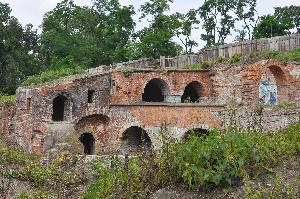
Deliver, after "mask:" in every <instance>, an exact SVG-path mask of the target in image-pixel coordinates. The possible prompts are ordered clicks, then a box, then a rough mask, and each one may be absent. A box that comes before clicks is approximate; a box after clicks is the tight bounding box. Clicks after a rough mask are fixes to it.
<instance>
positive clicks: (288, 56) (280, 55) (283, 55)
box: [264, 49, 300, 62]
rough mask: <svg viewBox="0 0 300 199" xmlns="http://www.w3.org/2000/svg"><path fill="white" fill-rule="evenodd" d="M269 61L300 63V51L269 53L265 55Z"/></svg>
mask: <svg viewBox="0 0 300 199" xmlns="http://www.w3.org/2000/svg"><path fill="white" fill-rule="evenodd" d="M264 56H265V58H267V59H278V60H281V61H285V62H286V61H297V62H300V49H296V50H293V51H291V52H278V51H268V52H265V54H264Z"/></svg>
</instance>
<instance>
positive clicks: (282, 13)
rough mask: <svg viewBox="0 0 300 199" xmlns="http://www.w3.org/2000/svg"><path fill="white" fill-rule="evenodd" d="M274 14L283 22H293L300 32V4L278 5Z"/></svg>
mask: <svg viewBox="0 0 300 199" xmlns="http://www.w3.org/2000/svg"><path fill="white" fill-rule="evenodd" d="M274 16H275V17H276V19H278V20H279V21H281V22H282V23H288V22H292V23H293V27H292V26H291V28H296V29H297V32H300V6H293V5H292V6H289V7H288V6H285V7H276V8H275V14H274Z"/></svg>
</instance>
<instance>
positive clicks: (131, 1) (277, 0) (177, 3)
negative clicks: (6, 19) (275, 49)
mask: <svg viewBox="0 0 300 199" xmlns="http://www.w3.org/2000/svg"><path fill="white" fill-rule="evenodd" d="M0 1H1V2H2V3H8V4H9V5H10V7H11V8H12V15H13V16H15V17H17V18H18V20H19V21H20V23H22V24H23V25H26V24H28V23H32V24H33V25H34V26H35V27H36V28H38V26H39V25H41V23H42V20H43V15H44V14H45V13H46V12H48V11H50V10H52V9H53V8H54V7H55V6H56V4H57V3H59V2H61V1H62V0H0ZM74 1H75V3H76V4H78V5H91V0H74ZM145 1H146V0H120V3H121V4H122V5H134V6H135V8H136V9H137V8H138V7H139V6H140V5H141V4H143V3H144V2H145ZM203 2H204V0H174V3H173V4H172V6H171V12H182V13H184V12H186V11H188V10H189V9H192V8H198V7H200V5H202V4H203ZM289 5H297V6H300V0H258V5H257V11H258V13H259V15H260V16H261V15H265V14H272V13H273V12H274V9H273V7H281V6H289ZM142 26H143V23H140V24H137V27H138V28H140V27H142ZM193 37H194V39H195V40H196V41H198V42H199V41H200V32H198V33H197V32H195V33H194V34H193ZM203 45H204V44H203V43H201V44H200V46H199V47H202V46H203Z"/></svg>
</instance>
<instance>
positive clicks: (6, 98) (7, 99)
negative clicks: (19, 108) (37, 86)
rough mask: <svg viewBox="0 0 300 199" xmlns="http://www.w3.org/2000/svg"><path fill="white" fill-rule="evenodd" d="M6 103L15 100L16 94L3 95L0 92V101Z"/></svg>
mask: <svg viewBox="0 0 300 199" xmlns="http://www.w3.org/2000/svg"><path fill="white" fill-rule="evenodd" d="M1 102H3V103H8V104H12V103H15V102H16V96H15V95H5V94H1V93H0V103H1Z"/></svg>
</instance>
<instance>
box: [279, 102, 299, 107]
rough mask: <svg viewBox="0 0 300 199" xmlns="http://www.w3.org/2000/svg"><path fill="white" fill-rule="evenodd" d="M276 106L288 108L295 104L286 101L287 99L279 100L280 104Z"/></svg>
mask: <svg viewBox="0 0 300 199" xmlns="http://www.w3.org/2000/svg"><path fill="white" fill-rule="evenodd" d="M278 107H279V108H283V109H289V108H293V107H295V104H293V103H291V102H288V101H284V102H281V103H280V104H278Z"/></svg>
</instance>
